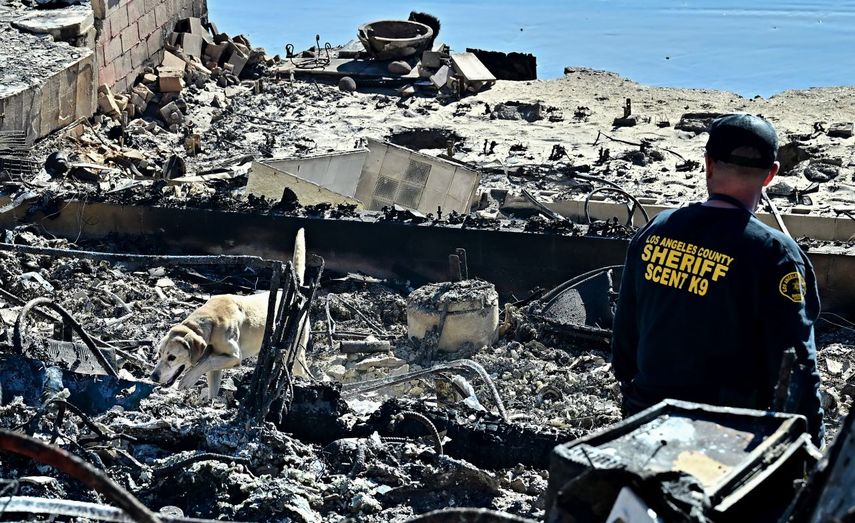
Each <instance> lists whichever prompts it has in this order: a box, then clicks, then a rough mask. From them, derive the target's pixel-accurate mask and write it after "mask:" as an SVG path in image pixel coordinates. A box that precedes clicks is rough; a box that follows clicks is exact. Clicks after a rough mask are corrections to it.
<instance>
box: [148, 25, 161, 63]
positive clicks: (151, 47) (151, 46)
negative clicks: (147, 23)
mask: <svg viewBox="0 0 855 523" xmlns="http://www.w3.org/2000/svg"><path fill="white" fill-rule="evenodd" d="M145 43H146V48H147V49H148V55H149V56H154V55H155V54H157V52H158V51H160V50H161V48H163V41H162V40H161V34H160V31H155V32H153V33H152V34H150V35H148V36H147V37H146V39H145ZM156 63H157V62H156Z"/></svg>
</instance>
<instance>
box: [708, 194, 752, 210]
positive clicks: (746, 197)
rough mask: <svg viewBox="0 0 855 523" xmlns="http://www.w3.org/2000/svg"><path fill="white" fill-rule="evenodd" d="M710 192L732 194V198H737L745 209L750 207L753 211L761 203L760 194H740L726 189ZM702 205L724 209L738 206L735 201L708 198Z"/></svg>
mask: <svg viewBox="0 0 855 523" xmlns="http://www.w3.org/2000/svg"><path fill="white" fill-rule="evenodd" d="M710 194H723V195H725V196H730V197H731V198H734V199H736V200H737V201H739V203H741V204H742V206H743V207H744V208H745V209H748V210H749V211H751V212H754V211H755V210H756V209H757V206H758V205H759V204H760V198H761V196H760V194H754V193H752V194H739V193H736V192H725V191H712V190H711V191H710ZM702 205H704V206H705V207H719V208H722V209H734V208H738V206H737V205H735V204H734V203H731V202H728V201H723V200H707V201H705V202H704V203H703V204H702Z"/></svg>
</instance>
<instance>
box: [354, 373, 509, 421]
mask: <svg viewBox="0 0 855 523" xmlns="http://www.w3.org/2000/svg"><path fill="white" fill-rule="evenodd" d="M447 371H469V372H474V373H475V374H477V375H478V376H479V377H480V378H481V379H482V380H483V381H484V383H485V385H486V386H487V388H488V389H489V390H490V394H491V395H492V399H493V403H495V405H496V409H497V410H498V411H499V415H500V416H501V418H502V419H503V420H505V421H508V412H507V411H506V410H505V404H504V403H503V402H502V397H501V396H500V395H499V391H498V390H497V389H496V385H495V384H494V383H493V380H492V379H491V378H490V375H489V374H487V371H486V370H484V367H482V366H481V364H480V363H478V362H476V361H473V360H465V359H464V360H455V361H451V362H448V363H440V364H438V365H434V366H433V367H431V368H429V369H423V370H417V371H413V372H409V373H407V374H402V375H400V376H389V377H386V378H380V379H376V380H368V381H360V382H357V383H345V384H343V385H342V398H343V399H345V400H346V399H349V398H353V397H356V396H359V395H361V394H364V393H366V392H371V391H374V390H379V389H383V388H386V387H390V386H392V385H397V384H399V383H406V382H408V381H413V380H417V379H420V378H424V377H426V376H430V375H433V374H440V373H442V372H447Z"/></svg>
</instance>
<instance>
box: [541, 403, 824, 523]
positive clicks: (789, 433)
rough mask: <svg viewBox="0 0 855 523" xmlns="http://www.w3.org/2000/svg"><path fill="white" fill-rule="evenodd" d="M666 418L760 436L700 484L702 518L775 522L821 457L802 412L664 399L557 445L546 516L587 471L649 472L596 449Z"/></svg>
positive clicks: (617, 454) (613, 453) (663, 444)
mask: <svg viewBox="0 0 855 523" xmlns="http://www.w3.org/2000/svg"><path fill="white" fill-rule="evenodd" d="M670 417H684V418H688V419H690V420H692V421H698V422H707V423H713V424H719V426H721V427H722V428H724V429H728V428H730V427H731V426H745V425H747V424H750V423H753V424H755V426H756V427H757V430H758V431H760V433H759V434H758V433H756V432H755V434H756V435H757V436H762V439H760V440H759V441H757V442H756V444H755V445H753V446H750V448H749V449H747V452H746V453H745V455H744V456H743V457H742V458H741V459H739V460H738V462H737V463H735V464H734V465H733V466H732V468H731V469H730V470H728V471H727V472H726V473H725V474H723V475H722V476H721V477H720V478H717V479H716V480H715V482H714V483H713V485H712V486H711V487H708V488H705V493H706V495H707V496H708V497H709V500H710V502H711V506H712V508H711V511H710V512H711V513H710V514H707V516H708V517H709V518H711V519H712V520H723V521H724V520H726V521H777V520H778V518H780V517H781V515H782V514H783V513H784V512H785V510H786V508H787V504H788V503H789V502H790V500H792V499H793V497H794V496H795V494H796V491H797V490H796V488H797V487H796V486H795V485H794V480H796V479H801V478H802V477H804V475H805V474H806V472H807V471H808V470H809V469H810V467H812V466H813V465H814V464H815V463H816V462H817V461H818V459H819V457H820V454H819V451H818V450H817V449H816V448H815V447H814V446H813V445H812V444H811V443H810V436H809V435H808V434H807V433H806V429H807V423H806V421H805V419H804V417H802V416H798V415H794V414H783V413H773V412H764V411H757V410H750V409H739V408H729V407H716V406H711V405H703V404H697V403H690V402H684V401H677V400H665V401H663V402H661V403H659V404H658V405H654V406H653V407H651V408H649V409H647V410H645V411H642V412H640V413H638V414H636V415H635V416H632V417H630V418H627V419H626V420H624V421H622V422H620V423H618V424H617V425H614V426H612V427H610V428H608V429H605V430H603V431H600V432H597V433H595V434H592V435H589V436H586V437H584V438H580V439H577V440H575V441H573V442H570V443H566V444H563V445H559V446H557V447H556V448H555V449H554V450H553V453H552V457H551V463H550V470H549V475H550V479H549V488H548V491H547V505H546V506H547V514H548V515H554V514H555V513H559V512H560V508H557V507H556V506H555V503H556V499H557V498H558V495H559V492H560V491H561V489H562V488H563V486H564V485H566V484H567V483H568V482H570V481H571V480H572V479H573V478H575V477H577V476H578V475H580V474H582V473H583V472H585V471H586V470H591V469H598V468H600V469H602V468H607V469H625V470H628V471H630V472H634V473H646V472H649V470H644V469H648V468H649V467H648V466H647V465H646V463H645V466H643V467H642V466H638V465H633V464H632V463H631V459H634V458H635V457H637V456H635V457H633V458H631V459H625V458H621V456H620V452H615V451H614V450H612V451H611V452H606V451H600V450H599V447H601V446H605V445H608V444H609V443H611V442H617V441H618V440H620V439H621V438H626V437H632V435H633V433H635V432H636V431H639V430H640V429H641V430H645V427H647V426H650V424H652V423H654V422H656V421H657V420H659V419H663V418H664V419H666V420H667V419H668V418H670ZM646 430H650V429H646ZM764 431H765V435H764V434H763V432H764ZM637 437H641V436H637ZM660 444H661V446H660V447H657V448H656V449H654V452H653V453H652V454H651V455H650V456H649V457H648V458H647V460H648V461H650V459H652V458H653V456H654V455H655V454H656V452H658V451H659V449H661V448H664V447H665V446H667V445H668V440H666V439H664V438H663V439H662V441H661V442H660ZM672 444H673V442H672ZM678 448H679V447H678ZM547 520H549V518H547Z"/></svg>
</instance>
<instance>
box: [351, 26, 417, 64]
mask: <svg viewBox="0 0 855 523" xmlns="http://www.w3.org/2000/svg"><path fill="white" fill-rule="evenodd" d="M357 35H358V36H359V40H360V41H361V42H362V45H364V46H365V50H366V51H368V52H369V53H370V54H371V55H372V56H373V57H375V58H377V59H378V60H398V59H401V58H408V57H410V56H413V55H415V54H419V53H421V52H423V51H425V50H426V49H427V47H428V45H430V42H431V40H432V39H433V29H431V28H430V27H429V26H427V25H425V24H420V23H419V22H410V21H408V20H377V21H376V22H369V23H367V24H363V25H361V26H359V31H358V32H357Z"/></svg>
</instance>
